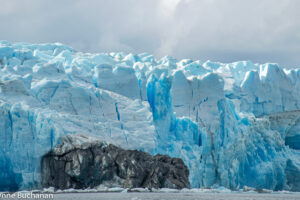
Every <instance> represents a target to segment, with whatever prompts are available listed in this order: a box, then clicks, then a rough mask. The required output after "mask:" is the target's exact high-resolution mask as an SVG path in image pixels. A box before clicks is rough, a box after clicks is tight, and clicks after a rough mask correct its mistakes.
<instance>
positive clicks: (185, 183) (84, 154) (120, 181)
mask: <svg viewBox="0 0 300 200" xmlns="http://www.w3.org/2000/svg"><path fill="white" fill-rule="evenodd" d="M41 176H42V185H43V187H55V188H57V189H67V188H75V189H80V188H88V187H90V188H93V187H96V186H98V185H100V184H103V185H106V186H108V187H113V186H119V187H124V188H136V187H145V188H176V189H181V188H188V187H189V186H190V185H189V180H188V176H189V171H188V168H187V167H186V166H185V164H184V163H183V161H182V160H181V159H179V158H171V157H169V156H166V155H156V156H151V155H150V154H148V153H145V152H142V151H137V150H124V149H122V148H119V147H117V146H115V145H112V144H106V143H105V142H101V141H93V142H91V141H90V139H89V138H86V137H85V136H78V135H77V136H74V135H73V136H66V137H64V138H63V139H62V141H61V144H60V145H58V146H57V147H55V148H54V149H53V150H52V151H51V152H49V153H48V154H46V155H45V156H44V157H43V158H42V163H41Z"/></svg>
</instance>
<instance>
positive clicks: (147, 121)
mask: <svg viewBox="0 0 300 200" xmlns="http://www.w3.org/2000/svg"><path fill="white" fill-rule="evenodd" d="M0 66H1V68H0V113H1V114H0V118H1V119H0V190H17V189H30V188H36V187H39V186H40V159H41V157H42V156H43V155H44V154H45V153H47V152H48V151H49V150H50V149H52V148H53V147H54V146H55V145H56V144H58V143H59V141H60V138H61V136H63V135H67V134H68V135H72V134H82V135H87V136H89V137H91V138H97V139H101V140H105V141H106V142H108V143H113V144H115V145H119V146H121V147H123V148H127V149H139V150H143V151H146V152H149V153H151V154H156V153H160V154H168V155H170V156H173V157H180V158H182V159H183V160H184V162H185V164H186V165H187V166H188V168H189V170H190V177H189V179H190V182H191V186H192V187H212V186H213V187H215V186H224V187H227V188H231V189H239V188H242V187H243V186H250V187H255V188H267V189H273V190H283V189H284V190H294V191H296V190H297V191H299V190H300V185H299V183H300V153H299V149H300V111H299V110H300V108H299V107H300V69H292V70H287V69H282V68H280V67H279V66H278V65H276V64H271V63H267V64H263V65H259V64H253V63H251V62H249V61H240V62H235V63H228V64H222V63H215V62H211V61H206V62H201V61H192V60H188V59H185V60H181V61H177V60H176V59H174V58H172V57H170V56H166V57H164V58H162V59H160V60H156V59H155V58H154V57H153V56H151V55H148V54H145V53H144V54H138V55H136V54H128V55H126V54H124V53H102V54H89V53H81V52H77V51H75V50H73V49H72V48H69V47H67V46H64V45H62V44H58V43H55V44H27V43H9V42H6V41H1V42H0Z"/></svg>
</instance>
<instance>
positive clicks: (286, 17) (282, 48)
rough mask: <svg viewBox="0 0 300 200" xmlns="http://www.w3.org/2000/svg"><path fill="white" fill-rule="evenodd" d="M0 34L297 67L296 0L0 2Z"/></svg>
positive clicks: (299, 29)
mask: <svg viewBox="0 0 300 200" xmlns="http://www.w3.org/2000/svg"><path fill="white" fill-rule="evenodd" d="M0 5H1V7H0V26H1V31H0V39H4V40H9V41H13V42H15V41H27V42H61V43H64V44H67V45H70V46H72V47H73V48H75V49H77V50H79V51H85V52H110V51H123V52H134V53H141V52H148V53H151V54H154V55H155V56H156V57H157V58H159V57H162V56H164V55H171V56H174V57H176V58H178V59H182V58H192V59H200V60H207V59H210V60H213V61H220V62H233V61H236V60H251V61H253V62H260V63H265V62H278V63H279V64H281V65H283V66H285V67H295V66H300V59H298V57H300V56H299V53H300V20H299V19H300V12H299V11H298V9H299V8H300V1H298V0H284V1H283V0H279V1H274V0H244V1H240V0H109V1H106V0H89V1H87V0H60V1H53V0H52V1H51V0H9V1H8V0H0Z"/></svg>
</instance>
